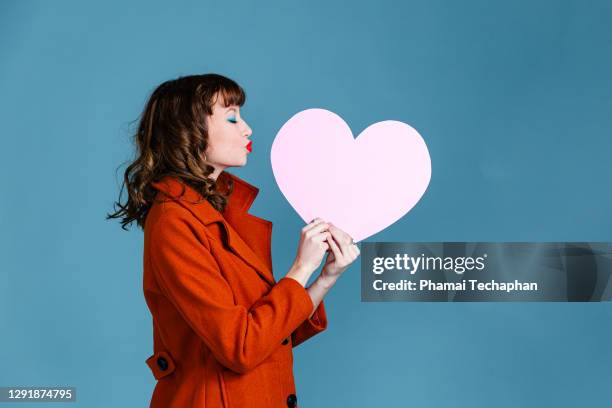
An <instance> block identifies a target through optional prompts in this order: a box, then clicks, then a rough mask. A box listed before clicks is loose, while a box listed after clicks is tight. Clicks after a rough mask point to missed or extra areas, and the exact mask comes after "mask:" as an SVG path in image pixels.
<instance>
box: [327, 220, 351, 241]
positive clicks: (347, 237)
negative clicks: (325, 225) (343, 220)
mask: <svg viewBox="0 0 612 408" xmlns="http://www.w3.org/2000/svg"><path fill="white" fill-rule="evenodd" d="M329 228H330V230H331V229H334V230H335V232H336V236H337V237H338V238H339V239H337V241H338V242H340V243H341V244H343V243H350V242H351V236H350V235H349V234H347V233H346V232H344V231H343V230H341V229H340V228H338V227H337V226H335V225H334V224H332V223H331V222H330V223H329Z"/></svg>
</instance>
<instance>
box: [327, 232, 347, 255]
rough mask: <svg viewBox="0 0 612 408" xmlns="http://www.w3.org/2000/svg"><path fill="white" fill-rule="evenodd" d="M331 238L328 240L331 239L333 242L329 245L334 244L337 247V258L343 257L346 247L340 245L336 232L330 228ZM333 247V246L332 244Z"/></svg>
mask: <svg viewBox="0 0 612 408" xmlns="http://www.w3.org/2000/svg"><path fill="white" fill-rule="evenodd" d="M329 232H330V234H331V236H332V238H331V240H330V241H333V244H330V246H332V245H335V246H336V248H337V249H338V255H337V256H336V258H337V259H339V257H343V256H344V255H345V254H346V253H347V252H346V249H345V248H344V247H343V246H342V244H341V243H340V241H338V235H337V232H335V231H332V230H331V229H330V230H329ZM332 248H333V246H332Z"/></svg>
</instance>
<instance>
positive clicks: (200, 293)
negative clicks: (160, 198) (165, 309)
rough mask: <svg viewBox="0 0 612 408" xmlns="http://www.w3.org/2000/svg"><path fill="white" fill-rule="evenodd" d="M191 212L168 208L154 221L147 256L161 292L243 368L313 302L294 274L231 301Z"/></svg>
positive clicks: (224, 359)
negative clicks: (249, 297)
mask: <svg viewBox="0 0 612 408" xmlns="http://www.w3.org/2000/svg"><path fill="white" fill-rule="evenodd" d="M190 217H192V216H191V214H189V213H187V212H183V211H181V210H166V211H164V213H163V214H162V215H161V216H160V218H159V219H158V220H157V222H156V223H155V224H154V225H153V226H152V231H151V236H150V248H149V249H150V256H151V263H152V266H153V271H154V274H155V276H156V279H157V281H158V284H159V286H160V290H161V291H162V293H163V294H164V295H165V296H166V297H167V298H168V299H169V300H170V301H171V302H172V304H173V305H174V306H175V307H176V308H177V310H178V311H179V312H180V314H181V315H182V316H183V318H184V319H185V321H186V322H187V323H188V324H189V325H190V326H191V327H192V329H193V330H194V331H195V332H196V333H197V335H198V336H199V337H200V338H201V339H202V341H203V342H204V343H205V344H206V345H207V346H208V347H209V348H210V350H211V352H212V354H213V356H214V357H215V358H216V359H217V361H219V362H220V363H221V364H222V365H224V366H225V367H227V368H229V369H230V370H232V371H235V372H238V373H245V372H247V371H249V370H251V369H253V368H254V367H256V366H257V365H258V364H259V363H261V362H262V361H263V360H264V359H266V357H268V356H269V355H270V354H271V353H272V351H274V349H275V348H277V347H279V345H280V344H281V342H282V340H283V339H285V338H286V337H288V336H289V335H291V333H292V332H293V331H294V330H295V329H296V328H297V327H298V326H299V325H300V324H301V323H302V322H304V320H306V319H307V318H308V316H309V315H310V313H311V312H312V309H313V307H314V304H313V302H312V300H311V298H310V295H309V294H308V292H307V290H306V289H305V288H304V287H303V286H302V285H301V284H300V283H299V282H298V281H296V280H294V279H291V278H287V277H285V278H282V279H281V280H279V281H278V282H277V283H276V285H274V286H273V287H272V289H271V290H270V291H269V292H268V293H267V294H266V295H264V296H263V297H261V298H260V299H258V300H257V301H256V302H255V303H254V304H253V305H252V306H251V307H250V308H249V309H247V308H246V307H244V306H241V305H236V304H235V303H234V297H233V292H232V290H231V288H230V286H229V284H228V282H227V281H226V280H225V278H224V277H223V275H222V274H221V270H220V268H219V265H218V263H217V261H216V259H215V258H214V257H213V255H212V253H211V250H210V244H209V243H208V241H206V242H201V241H200V240H199V239H198V238H197V236H196V235H195V233H194V232H193V231H192V229H191V228H192V226H191V222H192V221H190Z"/></svg>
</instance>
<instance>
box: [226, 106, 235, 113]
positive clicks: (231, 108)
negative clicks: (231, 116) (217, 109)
mask: <svg viewBox="0 0 612 408" xmlns="http://www.w3.org/2000/svg"><path fill="white" fill-rule="evenodd" d="M231 110H233V111H234V112H235V111H236V108H234V107H233V106H230V107H229V108H226V109H225V111H226V112H227V111H231Z"/></svg>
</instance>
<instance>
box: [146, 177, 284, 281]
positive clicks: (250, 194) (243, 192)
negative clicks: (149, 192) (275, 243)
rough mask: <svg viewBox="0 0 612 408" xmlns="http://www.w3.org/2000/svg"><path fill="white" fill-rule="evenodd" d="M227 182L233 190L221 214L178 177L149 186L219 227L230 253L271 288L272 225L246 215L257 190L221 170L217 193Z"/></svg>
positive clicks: (164, 179) (272, 275) (201, 219)
mask: <svg viewBox="0 0 612 408" xmlns="http://www.w3.org/2000/svg"><path fill="white" fill-rule="evenodd" d="M229 180H232V181H233V183H234V189H233V191H232V193H231V194H230V196H229V199H228V203H227V205H226V207H225V210H224V212H223V213H221V212H219V211H218V210H217V209H216V208H214V207H213V206H212V205H211V204H210V203H209V202H208V200H205V199H203V197H202V195H201V194H200V193H198V192H197V191H196V190H194V189H193V188H191V187H190V186H188V185H187V184H185V183H183V182H182V181H181V180H179V179H178V178H174V177H170V176H166V177H164V178H162V179H161V180H160V181H157V182H153V183H152V186H153V187H154V188H155V189H156V190H158V191H161V192H163V193H164V194H165V195H166V196H167V197H168V198H169V199H171V200H173V201H176V202H177V203H179V204H180V205H182V206H183V207H185V208H186V209H188V210H189V211H191V213H192V214H193V215H194V216H195V217H196V218H198V219H199V220H200V222H202V223H203V224H204V225H209V224H211V223H215V222H217V223H219V224H220V225H222V226H223V228H224V229H225V232H226V235H227V238H228V245H229V247H230V248H231V249H232V250H233V252H234V253H235V254H236V255H238V256H239V257H240V258H242V260H244V261H245V262H246V263H248V264H249V265H250V266H251V267H253V268H254V269H255V270H256V271H257V273H258V274H259V275H260V276H261V278H263V279H264V280H265V281H266V282H268V283H269V284H271V285H274V283H275V281H274V274H273V273H272V257H271V248H270V246H271V238H272V237H271V234H272V222H270V221H268V220H264V219H263V218H259V217H256V216H254V215H252V214H249V213H248V210H249V208H251V205H252V204H253V201H254V200H255V197H257V194H258V193H259V189H258V188H257V187H255V186H254V185H252V184H249V183H247V182H246V181H245V180H243V179H241V178H239V177H238V176H236V175H233V174H231V173H227V172H225V171H223V172H221V174H220V175H219V177H218V178H217V190H218V191H223V190H224V188H225V187H226V185H227V183H228V182H229ZM198 201H200V202H199V203H198Z"/></svg>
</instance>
